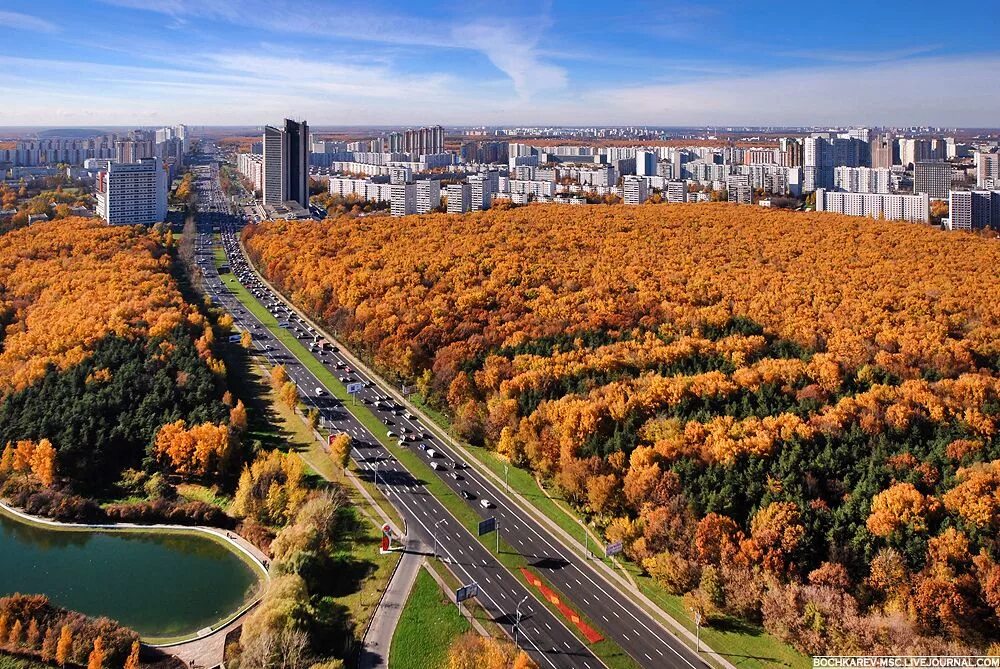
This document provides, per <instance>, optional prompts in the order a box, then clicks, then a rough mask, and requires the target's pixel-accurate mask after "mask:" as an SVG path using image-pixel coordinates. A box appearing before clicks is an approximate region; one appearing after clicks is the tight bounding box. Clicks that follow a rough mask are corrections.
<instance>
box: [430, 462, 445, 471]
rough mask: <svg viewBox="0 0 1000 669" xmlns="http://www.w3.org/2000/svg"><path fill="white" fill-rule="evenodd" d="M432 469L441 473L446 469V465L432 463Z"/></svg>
mask: <svg viewBox="0 0 1000 669" xmlns="http://www.w3.org/2000/svg"><path fill="white" fill-rule="evenodd" d="M431 469H433V470H434V471H439V470H441V469H444V465H442V464H441V463H440V462H432V463H431Z"/></svg>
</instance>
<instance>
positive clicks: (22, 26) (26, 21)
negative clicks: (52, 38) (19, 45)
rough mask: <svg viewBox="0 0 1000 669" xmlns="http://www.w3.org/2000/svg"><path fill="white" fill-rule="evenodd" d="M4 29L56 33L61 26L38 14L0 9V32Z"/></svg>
mask: <svg viewBox="0 0 1000 669" xmlns="http://www.w3.org/2000/svg"><path fill="white" fill-rule="evenodd" d="M4 29H13V30H26V31H31V32H42V33H55V32H58V31H59V26H57V25H56V24H54V23H51V22H49V21H46V20H45V19H40V18H38V17H37V16H31V15H29V14H21V13H19V12H7V11H2V10H0V32H3V31H4Z"/></svg>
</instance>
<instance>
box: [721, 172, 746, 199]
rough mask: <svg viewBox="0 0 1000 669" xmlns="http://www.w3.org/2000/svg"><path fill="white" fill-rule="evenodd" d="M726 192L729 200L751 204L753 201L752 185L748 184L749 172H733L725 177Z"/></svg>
mask: <svg viewBox="0 0 1000 669" xmlns="http://www.w3.org/2000/svg"><path fill="white" fill-rule="evenodd" d="M726 193H727V196H728V200H729V201H730V202H736V203H738V204H751V203H752V202H753V187H752V186H751V185H750V175H749V174H734V175H733V176H731V177H728V178H727V179H726Z"/></svg>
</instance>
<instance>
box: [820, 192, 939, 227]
mask: <svg viewBox="0 0 1000 669" xmlns="http://www.w3.org/2000/svg"><path fill="white" fill-rule="evenodd" d="M816 211H832V212H836V213H838V214H846V215H848V216H868V217H870V218H880V219H884V220H887V221H896V220H898V221H911V222H915V223H928V222H930V200H929V198H928V197H927V194H926V193H921V194H919V195H885V194H882V193H837V192H831V191H827V190H826V189H825V188H817V189H816Z"/></svg>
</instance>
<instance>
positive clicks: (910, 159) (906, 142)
mask: <svg viewBox="0 0 1000 669" xmlns="http://www.w3.org/2000/svg"><path fill="white" fill-rule="evenodd" d="M941 154H942V155H941V156H940V157H941V158H943V157H944V155H943V154H944V144H942V145H941ZM936 159H937V156H935V151H934V145H933V144H932V143H931V140H929V139H921V138H903V139H900V140H899V162H900V164H901V165H902V166H903V167H905V168H906V169H912V167H913V166H914V165H916V164H917V163H918V162H920V161H922V160H936Z"/></svg>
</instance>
